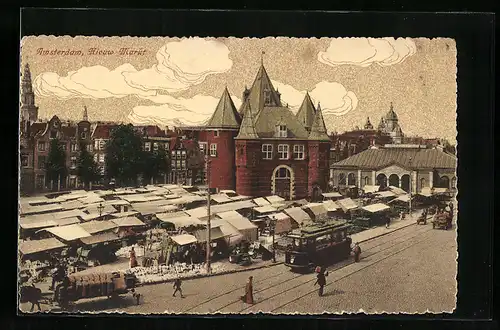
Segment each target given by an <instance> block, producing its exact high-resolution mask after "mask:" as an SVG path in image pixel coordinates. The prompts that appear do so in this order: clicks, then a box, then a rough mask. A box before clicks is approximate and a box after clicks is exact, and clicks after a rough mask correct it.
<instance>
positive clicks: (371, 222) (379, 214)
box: [354, 203, 391, 227]
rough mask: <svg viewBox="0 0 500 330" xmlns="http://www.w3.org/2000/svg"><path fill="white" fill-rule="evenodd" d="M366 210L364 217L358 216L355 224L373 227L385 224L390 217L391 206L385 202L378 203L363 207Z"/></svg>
mask: <svg viewBox="0 0 500 330" xmlns="http://www.w3.org/2000/svg"><path fill="white" fill-rule="evenodd" d="M361 209H362V210H363V211H364V212H362V213H364V215H365V216H364V217H356V218H355V219H354V225H357V226H362V227H372V226H376V225H382V224H385V223H386V221H387V217H389V211H390V209H391V208H390V207H389V206H387V205H385V204H383V203H376V204H371V205H367V206H363V207H362V208H361Z"/></svg>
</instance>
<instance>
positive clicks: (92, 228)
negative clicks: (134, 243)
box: [80, 221, 118, 235]
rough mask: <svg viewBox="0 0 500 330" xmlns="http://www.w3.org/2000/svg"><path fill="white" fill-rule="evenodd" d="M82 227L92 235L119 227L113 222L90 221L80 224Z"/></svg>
mask: <svg viewBox="0 0 500 330" xmlns="http://www.w3.org/2000/svg"><path fill="white" fill-rule="evenodd" d="M80 226H81V227H82V228H83V229H84V230H85V231H87V232H88V233H90V234H92V235H93V234H95V233H100V232H103V231H107V230H112V229H115V228H117V227H118V226H117V225H116V223H114V222H113V221H89V222H85V223H82V224H80Z"/></svg>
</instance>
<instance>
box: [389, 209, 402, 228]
mask: <svg viewBox="0 0 500 330" xmlns="http://www.w3.org/2000/svg"><path fill="white" fill-rule="evenodd" d="M401 214H403V213H402V212H401ZM390 224H391V217H389V216H386V217H385V228H389V226H390Z"/></svg>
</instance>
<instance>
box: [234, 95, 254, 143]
mask: <svg viewBox="0 0 500 330" xmlns="http://www.w3.org/2000/svg"><path fill="white" fill-rule="evenodd" d="M243 110H244V111H245V115H244V116H243V120H242V121H241V126H240V131H239V133H238V135H237V136H236V139H258V138H259V135H257V132H256V131H255V121H254V117H253V116H254V114H253V111H252V109H251V108H250V103H248V102H247V103H245V105H244V108H243Z"/></svg>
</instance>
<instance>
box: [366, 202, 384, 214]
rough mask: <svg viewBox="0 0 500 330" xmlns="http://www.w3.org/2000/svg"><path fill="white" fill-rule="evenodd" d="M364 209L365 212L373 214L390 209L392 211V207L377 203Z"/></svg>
mask: <svg viewBox="0 0 500 330" xmlns="http://www.w3.org/2000/svg"><path fill="white" fill-rule="evenodd" d="M362 209H363V210H365V211H368V212H371V213H376V212H380V211H385V210H388V209H390V207H389V206H387V205H385V204H383V203H376V204H371V205H367V206H363V207H362Z"/></svg>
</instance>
